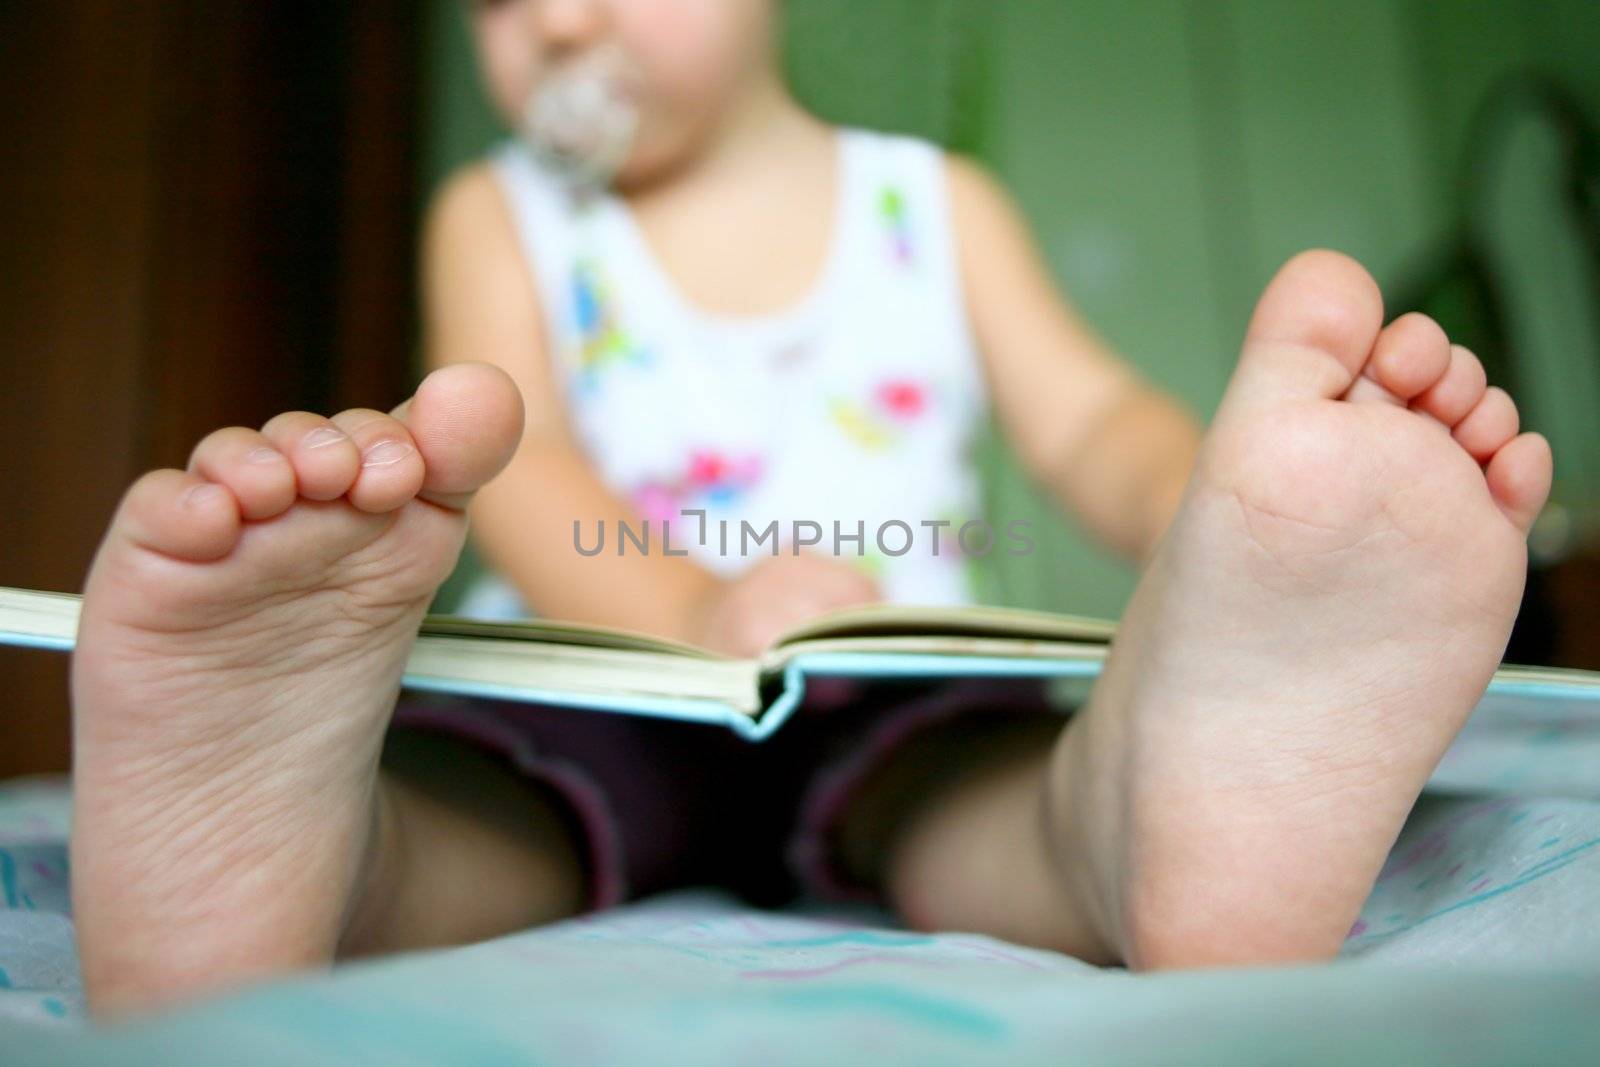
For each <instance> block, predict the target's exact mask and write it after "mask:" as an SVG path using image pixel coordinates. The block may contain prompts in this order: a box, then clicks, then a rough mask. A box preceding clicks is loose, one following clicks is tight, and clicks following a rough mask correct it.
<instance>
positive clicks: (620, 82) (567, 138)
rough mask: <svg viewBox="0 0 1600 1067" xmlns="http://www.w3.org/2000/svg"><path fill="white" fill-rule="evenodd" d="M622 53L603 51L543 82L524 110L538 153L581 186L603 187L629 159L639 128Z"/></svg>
mask: <svg viewBox="0 0 1600 1067" xmlns="http://www.w3.org/2000/svg"><path fill="white" fill-rule="evenodd" d="M632 81H633V79H632V78H631V77H630V72H629V68H628V63H627V60H626V59H625V57H624V56H623V54H622V52H621V51H620V50H619V49H616V48H600V49H596V50H594V51H591V52H587V53H585V54H584V55H582V56H580V57H579V58H577V59H574V60H572V61H571V62H569V63H566V64H564V65H563V66H561V67H559V68H557V69H555V70H552V71H551V72H550V73H549V74H547V75H546V76H545V77H543V78H541V79H539V83H538V85H536V86H535V87H534V90H533V92H532V93H531V94H530V95H529V97H528V104H527V107H526V108H525V109H524V112H523V121H522V134H523V136H524V137H525V138H526V139H527V141H528V143H529V145H531V146H532V148H533V150H534V152H535V153H536V154H537V155H538V156H539V157H540V159H542V160H543V161H544V162H545V163H547V164H549V165H550V166H551V167H552V168H553V169H554V170H556V171H558V172H559V173H561V174H563V175H564V176H566V178H567V179H568V180H570V181H571V182H573V183H574V184H575V185H579V186H586V187H598V186H603V185H605V184H607V183H608V182H610V180H611V179H612V178H613V177H614V176H615V175H616V173H617V171H618V170H619V169H621V167H622V164H623V162H624V161H625V160H626V159H627V158H628V151H629V149H631V148H632V146H633V137H634V134H635V132H636V131H637V130H638V128H639V108H638V104H637V103H636V102H635V100H634V96H633V93H632V91H631V84H632Z"/></svg>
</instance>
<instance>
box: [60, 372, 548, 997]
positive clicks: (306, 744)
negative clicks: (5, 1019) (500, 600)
mask: <svg viewBox="0 0 1600 1067" xmlns="http://www.w3.org/2000/svg"><path fill="white" fill-rule="evenodd" d="M521 422H522V415H521V405H520V402H519V399H518V396H517V393H516V389H515V387H514V386H513V385H512V384H511V382H510V381H509V380H508V379H507V378H505V376H504V375H502V374H500V373H499V372H498V371H495V370H493V369H492V368H489V367H480V366H468V367H455V368H451V369H449V370H445V371H440V372H438V373H436V374H434V375H432V376H431V377H429V378H428V380H427V381H425V382H424V383H423V384H422V386H421V388H420V389H419V390H418V391H417V394H416V396H415V397H414V398H413V399H412V400H411V401H409V402H408V403H407V404H406V405H403V406H402V408H401V409H399V410H397V411H396V413H395V414H394V415H393V416H389V415H383V414H380V413H379V412H376V411H359V410H357V411H347V412H345V413H343V414H341V415H339V416H336V417H335V418H333V419H331V420H329V419H324V418H321V417H318V416H314V415H308V414H305V413H291V414H287V415H281V416H279V417H277V418H275V419H273V420H272V421H271V422H269V423H267V425H266V426H265V427H263V428H262V430H261V431H259V432H257V431H254V430H247V429H242V428H233V429H228V430H222V431H219V432H218V433H215V434H213V435H211V436H210V437H208V438H207V439H206V440H205V441H204V442H202V443H201V444H200V446H199V447H198V448H197V449H196V450H195V453H194V456H193V458H192V460H191V463H190V466H189V469H188V470H187V471H176V470H167V471H156V472H155V473H152V474H149V475H146V476H145V477H144V478H142V479H140V480H139V482H137V483H136V484H135V485H134V486H133V487H132V488H131V489H130V490H129V491H128V493H127V495H126V497H125V498H124V500H123V502H122V504H121V507H120V508H119V510H118V512H117V515H116V517H115V519H114V520H113V522H112V525H111V527H110V530H109V531H108V532H107V534H106V537H105V539H104V541H103V542H102V543H101V546H100V549H99V552H98V554H97V556H96V559H95V563H94V566H93V568H92V570H91V572H90V575H89V580H88V584H87V587H86V590H85V598H84V607H83V618H82V623H81V625H80V628H79V635H78V648H77V652H76V653H75V655H74V657H73V665H72V687H73V700H74V722H73V728H74V764H75V765H74V775H75V790H76V799H75V811H74V825H73V835H72V866H73V896H74V912H75V916H76V921H77V931H78V942H79V950H80V954H81V956H82V960H83V969H84V982H85V986H86V989H87V991H88V995H89V997H90V1001H91V1004H92V1006H93V1007H94V1008H95V1009H96V1010H98V1011H105V1012H115V1011H125V1010H130V1009H135V1008H141V1007H147V1006H154V1005H157V1004H161V1003H163V1002H169V1001H173V1000H177V999H181V998H184V997H188V996H194V995H198V994H201V993H206V992H211V991H214V990H219V989H223V988H226V987H228V986H229V985H232V984H236V983H240V982H243V981H247V980H250V979H254V978H259V977H263V976H267V975H271V974H275V973H280V972H283V971H287V970H290V969H294V968H300V967H306V966H310V965H315V964H320V963H326V962H327V961H328V960H329V959H331V958H332V956H333V955H334V953H335V950H336V948H337V947H338V946H339V944H340V942H341V939H344V940H345V941H346V942H347V947H348V948H349V949H351V950H353V951H373V950H379V949H385V948H397V947H402V946H404V945H408V944H419V943H431V942H436V941H439V940H444V939H451V938H456V937H466V936H473V935H476V934H480V933H486V932H491V930H492V929H493V928H495V927H497V926H502V925H506V924H510V923H513V922H519V923H520V922H525V921H528V920H531V919H534V918H538V917H539V916H538V915H537V914H536V912H538V911H539V910H540V909H541V908H543V909H545V910H547V911H548V912H549V914H551V915H554V914H557V913H559V912H560V911H562V910H563V909H566V908H568V907H570V906H571V901H572V900H573V899H574V898H575V897H576V894H577V892H578V890H577V889H574V888H572V887H571V886H570V885H568V886H551V885H547V884H545V880H546V879H556V880H561V879H565V880H567V881H569V882H570V881H573V880H575V877H576V876H575V874H574V868H573V865H572V864H571V862H570V857H571V850H570V848H569V847H567V846H565V845H560V844H556V843H553V837H554V835H550V834H545V835H540V834H538V833H535V832H533V831H528V832H526V833H522V834H518V833H507V832H500V831H496V830H495V829H493V828H492V827H489V826H487V825H479V824H476V823H474V822H473V821H472V819H471V818H470V812H471V810H472V809H473V808H474V806H475V805H478V804H481V801H474V802H471V803H467V802H463V800H462V798H460V797H454V796H445V795H443V794H442V793H440V792H439V790H437V789H433V788H430V787H428V786H426V785H419V784H418V783H417V781H416V780H415V777H414V776H413V777H411V778H409V779H407V778H390V777H385V778H383V779H380V778H379V776H378V763H379V753H380V750H381V748H382V745H383V738H384V732H385V728H386V726H387V725H388V722H389V717H390V713H391V711H392V709H393V707H394V701H395V696H396V693H397V691H398V688H399V683H400V675H401V672H402V669H403V667H404V664H405V661H406V658H407V655H408V653H409V651H410V648H411V645H412V641H413V638H414V636H415V634H416V629H417V625H418V623H419V621H420V620H421V618H422V615H423V613H424V612H425V610H426V608H427V604H428V602H429V599H430V598H431V597H432V595H433V592H434V590H435V588H436V587H437V586H438V584H439V583H440V581H442V580H443V578H444V577H445V575H446V574H447V573H448V572H449V570H450V568H451V566H452V565H453V564H454V562H455V559H456V556H457V554H458V552H459V550H460V548H461V543H462V540H463V537H464V535H465V527H466V520H465V516H464V515H463V514H462V511H461V509H462V507H463V506H464V505H465V503H466V501H467V500H468V499H469V497H470V495H471V493H472V492H473V491H474V490H475V489H477V488H478V487H479V486H480V485H482V484H483V483H484V482H485V481H487V480H488V479H489V478H490V477H492V476H493V475H494V474H495V472H497V471H498V470H499V469H500V468H501V467H502V466H503V465H504V464H505V462H506V460H507V458H508V457H509V455H510V453H511V451H512V449H513V448H514V447H515V445H516V441H517V438H518V435H519V433H520V430H521ZM498 788H499V789H500V790H501V791H502V794H505V795H509V794H510V792H512V791H514V789H515V788H520V787H513V786H511V785H509V784H505V783H502V784H501V785H500V786H499V787H498ZM518 795H524V796H528V797H534V796H535V794H533V793H531V792H526V793H521V794H518ZM533 810H534V811H535V812H536V813H537V812H538V811H539V810H540V807H539V805H538V804H535V805H534V808H533ZM549 821H550V820H546V822H547V823H548V822H549ZM429 850H438V851H436V852H433V853H432V854H431V855H429V856H428V857H427V860H426V861H424V859H423V853H424V852H428V851H429ZM445 850H449V852H448V854H447V853H446V852H445ZM435 859H437V863H434V861H435ZM451 864H454V865H455V869H456V870H457V871H460V872H462V876H463V877H465V878H468V879H470V880H471V881H472V883H473V885H474V886H475V887H476V886H480V885H490V884H495V885H499V884H501V883H499V882H498V881H497V880H498V879H504V878H506V876H507V872H508V871H509V872H513V873H514V876H515V880H514V881H507V882H506V883H504V892H505V893H506V897H501V898H493V899H490V898H489V897H488V896H487V895H486V894H483V893H481V892H474V893H468V894H447V893H444V892H442V891H440V889H439V887H438V884H437V883H436V882H424V881H417V880H415V878H414V876H415V875H416V873H417V872H419V871H423V870H425V869H426V868H427V867H428V866H429V865H432V866H434V867H435V868H436V869H437V868H444V867H448V866H450V865H451ZM467 872H471V873H467ZM519 895H525V896H526V905H525V907H523V908H521V909H519V908H517V907H515V906H513V903H508V900H507V898H508V897H509V898H516V897H517V896H519ZM436 896H437V897H439V898H441V899H442V898H443V897H446V896H449V897H451V898H452V899H454V900H458V901H460V902H461V903H462V905H463V906H464V907H469V908H477V907H482V908H483V909H484V910H483V911H482V912H481V913H478V914H452V913H451V912H450V911H449V909H447V908H442V907H440V908H434V907H433V906H432V901H433V900H434V898H435V897H436Z"/></svg>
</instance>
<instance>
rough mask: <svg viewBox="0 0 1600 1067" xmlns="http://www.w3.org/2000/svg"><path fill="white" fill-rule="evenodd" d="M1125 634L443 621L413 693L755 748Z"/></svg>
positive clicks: (51, 640) (940, 616)
mask: <svg viewBox="0 0 1600 1067" xmlns="http://www.w3.org/2000/svg"><path fill="white" fill-rule="evenodd" d="M79 604H80V599H79V598H78V597H76V596H73V595H70V594H65V593H40V592H32V591H28V590H22V589H6V588H0V644H13V645H27V646H33V647H38V648H53V649H61V650H66V649H70V648H72V646H73V643H74V640H75V637H76V634H77V624H78V608H79ZM1114 632H1115V626H1114V625H1113V624H1112V623H1110V622H1107V621H1104V620H1100V619H1091V618H1085V617H1082V616H1074V615H1057V614H1052V613H1048V612H1038V611H1023V610H1019V609H1014V608H994V607H960V608H935V607H903V606H890V605H880V606H874V607H866V608H850V609H846V610H844V611H838V612H833V613H831V614H828V615H824V616H822V617H820V618H817V619H814V620H812V621H810V622H807V623H805V624H803V625H801V626H798V627H795V628H794V629H791V630H790V631H788V632H787V633H786V634H784V635H783V637H782V638H780V639H779V640H778V641H776V642H774V643H773V645H772V646H771V647H770V648H768V649H767V651H766V652H765V653H764V654H763V655H761V656H760V657H759V658H757V659H735V658H731V657H727V656H721V655H718V654H717V653H715V652H711V651H708V650H706V649H702V648H696V647H694V646H692V645H686V644H682V643H679V642H675V641H668V640H664V639H661V638H657V637H651V636H648V635H645V634H640V633H633V632H629V631H626V630H614V629H608V628H606V627H600V626H586V625H581V624H577V623H566V622H556V621H552V620H544V619H538V620H530V621H526V622H511V623H507V622H483V621H479V620H474V619H465V618H458V617H455V616H448V615H430V616H429V617H428V618H427V619H426V620H425V621H424V622H423V624H422V629H421V633H420V634H419V636H418V638H417V643H416V646H415V647H414V648H413V649H412V653H411V658H410V660H409V662H408V663H407V664H406V673H405V685H406V686H408V687H410V688H413V689H422V690H430V691H434V692H442V693H456V694H461V695H466V696H481V697H490V698H495V699H505V700H515V701H524V702H529V703H538V704H555V705H561V706H565V707H580V708H592V709H595V710H599V711H610V712H623V713H631V714H638V715H654V716H663V717H667V718H677V719H686V720H691V721H696V722H706V723H718V724H721V725H724V726H727V727H728V728H729V729H732V730H733V731H734V732H736V733H738V734H739V735H741V736H743V737H745V738H748V739H750V740H753V741H755V740H761V739H762V738H765V737H767V736H769V735H771V734H772V733H773V731H775V730H777V729H778V727H779V726H781V725H782V724H783V722H784V720H785V719H787V718H788V717H789V715H790V714H791V713H792V712H793V711H794V709H795V708H796V707H797V706H798V705H799V703H800V702H801V700H802V699H803V698H804V696H805V688H806V679H807V678H808V677H819V676H852V677H858V678H870V679H893V678H924V679H937V678H972V677H982V676H1010V677H1038V678H1064V679H1080V680H1082V681H1083V682H1084V683H1085V684H1087V683H1088V682H1089V681H1090V680H1092V679H1093V678H1095V677H1096V676H1097V675H1098V674H1099V673H1100V667H1101V665H1102V663H1103V662H1104V660H1105V656H1106V652H1107V648H1108V646H1109V644H1110V641H1111V638H1112V635H1113V633H1114ZM1491 694H1498V695H1501V696H1504V697H1508V698H1517V699H1521V698H1522V697H1526V696H1528V695H1529V694H1533V695H1535V696H1539V697H1541V698H1542V697H1549V698H1550V699H1557V700H1561V699H1567V698H1575V699H1578V700H1580V701H1581V702H1582V703H1585V704H1591V703H1592V704H1595V705H1597V706H1600V675H1596V674H1591V673H1588V672H1584V671H1567V670H1555V669H1545V668H1529V667H1502V668H1501V669H1500V671H1499V672H1497V674H1496V675H1495V682H1494V685H1493V686H1491Z"/></svg>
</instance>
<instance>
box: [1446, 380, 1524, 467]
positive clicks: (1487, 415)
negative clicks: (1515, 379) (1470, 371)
mask: <svg viewBox="0 0 1600 1067" xmlns="http://www.w3.org/2000/svg"><path fill="white" fill-rule="evenodd" d="M1518 421H1519V420H1518V416H1517V405H1516V404H1515V403H1513V402H1512V400H1511V397H1510V395H1509V394H1508V393H1507V392H1506V391H1505V390H1504V389H1501V388H1498V387H1497V386H1493V385H1491V386H1490V387H1489V388H1487V389H1485V390H1484V392H1483V396H1482V398H1480V399H1479V401H1478V403H1477V404H1476V405H1475V406H1474V407H1473V409H1472V410H1471V411H1469V412H1467V414H1466V417H1465V418H1463V419H1462V420H1461V421H1460V422H1458V423H1456V427H1455V429H1454V430H1452V431H1450V434H1451V436H1452V437H1454V438H1455V439H1456V442H1457V443H1458V444H1459V445H1461V447H1462V448H1464V449H1466V451H1467V454H1468V455H1470V456H1471V457H1472V458H1473V459H1475V460H1477V461H1478V462H1479V463H1486V462H1488V460H1489V457H1490V456H1492V455H1494V454H1495V453H1496V452H1498V451H1499V450H1500V447H1501V446H1502V445H1504V444H1505V443H1506V442H1507V441H1509V440H1511V439H1512V438H1513V437H1515V436H1516V435H1517V425H1518Z"/></svg>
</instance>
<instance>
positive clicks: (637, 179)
mask: <svg viewBox="0 0 1600 1067" xmlns="http://www.w3.org/2000/svg"><path fill="white" fill-rule="evenodd" d="M703 146H704V141H703V139H702V138H698V137H693V136H688V135H682V134H679V135H677V136H672V137H668V136H651V135H650V134H648V133H645V132H643V131H641V135H640V136H639V138H638V139H637V140H636V141H635V142H634V145H633V147H632V148H631V149H630V150H629V152H628V155H627V157H626V158H625V159H624V160H623V161H622V165H621V166H620V167H618V168H617V170H616V171H615V173H613V174H612V176H611V181H610V183H609V184H610V186H611V188H613V189H615V190H616V191H618V192H638V191H640V190H643V189H648V188H649V187H650V186H652V185H656V184H658V183H660V182H663V181H666V180H668V179H670V178H671V177H672V176H673V175H674V174H676V173H678V172H680V171H682V170H684V169H686V168H687V167H689V166H690V165H692V164H693V162H694V159H695V157H696V156H697V155H699V153H700V152H701V151H702V150H703Z"/></svg>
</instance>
